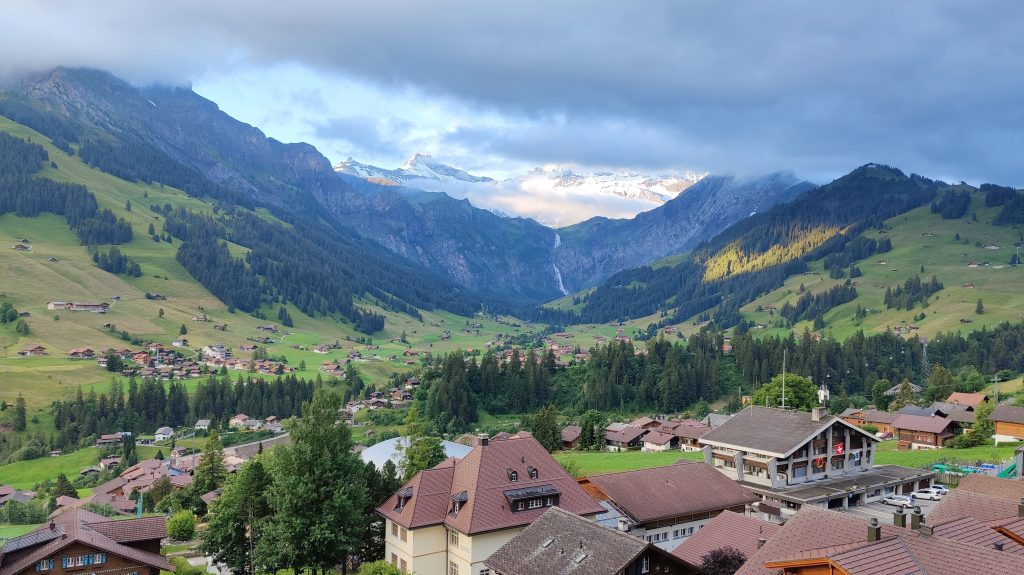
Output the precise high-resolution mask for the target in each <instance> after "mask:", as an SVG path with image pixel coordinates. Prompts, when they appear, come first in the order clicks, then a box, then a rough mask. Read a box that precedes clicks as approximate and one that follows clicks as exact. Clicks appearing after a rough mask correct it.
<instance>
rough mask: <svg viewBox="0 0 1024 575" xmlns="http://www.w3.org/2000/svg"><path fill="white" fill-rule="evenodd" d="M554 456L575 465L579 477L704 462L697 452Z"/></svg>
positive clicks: (587, 453) (568, 453)
mask: <svg viewBox="0 0 1024 575" xmlns="http://www.w3.org/2000/svg"><path fill="white" fill-rule="evenodd" d="M554 456H555V459H556V460H557V461H558V462H559V463H561V464H563V465H575V466H576V469H577V470H578V472H579V474H580V476H583V475H597V474H600V473H614V472H616V471H630V470H633V469H647V468H650V467H661V466H664V465H672V464H673V463H675V462H677V461H679V460H680V459H687V460H691V461H703V460H704V454H703V453H701V452H699V451H693V452H684V451H662V452H644V451H624V452H620V453H612V452H610V451H565V452H560V453H555V454H554Z"/></svg>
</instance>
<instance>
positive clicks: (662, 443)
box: [640, 430, 679, 451]
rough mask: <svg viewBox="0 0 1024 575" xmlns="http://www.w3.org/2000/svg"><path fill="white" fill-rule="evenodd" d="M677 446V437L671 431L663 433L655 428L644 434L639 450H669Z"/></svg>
mask: <svg viewBox="0 0 1024 575" xmlns="http://www.w3.org/2000/svg"><path fill="white" fill-rule="evenodd" d="M678 448H679V438H678V437H676V436H675V435H673V434H671V433H664V432H661V431H657V430H650V431H648V433H647V435H644V440H643V447H642V448H641V449H640V450H641V451H669V450H672V449H678Z"/></svg>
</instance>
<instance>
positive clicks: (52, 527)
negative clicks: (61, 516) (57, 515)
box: [50, 521, 57, 531]
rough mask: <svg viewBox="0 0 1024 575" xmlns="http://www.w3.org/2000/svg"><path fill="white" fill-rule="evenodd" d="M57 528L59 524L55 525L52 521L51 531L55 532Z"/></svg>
mask: <svg viewBox="0 0 1024 575" xmlns="http://www.w3.org/2000/svg"><path fill="white" fill-rule="evenodd" d="M56 528H57V524H56V523H54V522H53V521H51V522H50V531H53V530H54V529H56Z"/></svg>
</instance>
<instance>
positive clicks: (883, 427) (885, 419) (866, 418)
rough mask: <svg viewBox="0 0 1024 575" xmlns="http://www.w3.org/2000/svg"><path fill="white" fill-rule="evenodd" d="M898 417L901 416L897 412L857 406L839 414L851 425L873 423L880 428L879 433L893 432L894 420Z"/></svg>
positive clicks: (887, 433) (889, 433)
mask: <svg viewBox="0 0 1024 575" xmlns="http://www.w3.org/2000/svg"><path fill="white" fill-rule="evenodd" d="M897 417H899V414H896V413H890V412H888V411H882V410H880V409H864V408H857V407H850V408H848V409H846V410H845V411H843V412H842V413H840V414H839V418H840V419H842V420H843V421H845V422H846V423H849V424H850V425H856V426H857V427H864V426H865V425H873V426H875V427H877V428H878V433H880V434H882V435H892V434H893V429H892V422H893V421H896V418H897Z"/></svg>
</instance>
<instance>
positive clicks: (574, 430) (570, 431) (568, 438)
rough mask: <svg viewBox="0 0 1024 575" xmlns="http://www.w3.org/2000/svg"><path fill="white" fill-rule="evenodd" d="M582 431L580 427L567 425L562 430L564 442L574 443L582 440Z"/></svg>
mask: <svg viewBox="0 0 1024 575" xmlns="http://www.w3.org/2000/svg"><path fill="white" fill-rule="evenodd" d="M581 432H582V429H580V426H578V425H566V426H565V427H563V428H562V441H564V442H566V443H572V442H573V441H576V440H577V439H579V438H580V433H581Z"/></svg>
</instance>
